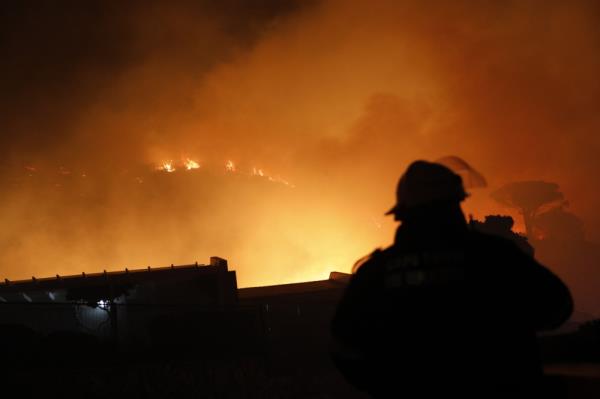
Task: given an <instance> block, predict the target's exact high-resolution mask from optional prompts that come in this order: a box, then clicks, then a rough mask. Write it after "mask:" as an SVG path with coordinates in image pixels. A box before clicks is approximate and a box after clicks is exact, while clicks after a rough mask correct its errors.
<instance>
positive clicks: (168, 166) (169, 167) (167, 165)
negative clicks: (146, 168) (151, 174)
mask: <svg viewBox="0 0 600 399" xmlns="http://www.w3.org/2000/svg"><path fill="white" fill-rule="evenodd" d="M157 169H158V170H162V171H164V172H167V173H172V172H175V167H174V166H173V161H165V162H163V163H162V164H161V165H160V166H159V167H158V168H157Z"/></svg>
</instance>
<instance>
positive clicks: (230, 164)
mask: <svg viewBox="0 0 600 399" xmlns="http://www.w3.org/2000/svg"><path fill="white" fill-rule="evenodd" d="M225 169H226V170H227V171H228V172H235V164H234V163H233V161H227V163H226V164H225Z"/></svg>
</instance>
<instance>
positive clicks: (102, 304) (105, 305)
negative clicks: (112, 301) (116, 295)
mask: <svg viewBox="0 0 600 399" xmlns="http://www.w3.org/2000/svg"><path fill="white" fill-rule="evenodd" d="M96 305H98V307H99V308H100V309H108V306H109V303H108V301H107V300H104V299H101V300H99V301H98V303H96Z"/></svg>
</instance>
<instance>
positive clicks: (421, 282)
mask: <svg viewBox="0 0 600 399" xmlns="http://www.w3.org/2000/svg"><path fill="white" fill-rule="evenodd" d="M464 263H465V254H464V252H462V251H428V252H418V253H404V254H400V255H396V256H393V257H390V258H389V259H388V260H387V262H386V264H385V286H386V288H395V287H403V286H430V285H445V284H452V283H456V282H458V281H461V280H463V279H464Z"/></svg>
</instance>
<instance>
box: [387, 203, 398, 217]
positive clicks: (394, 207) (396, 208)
mask: <svg viewBox="0 0 600 399" xmlns="http://www.w3.org/2000/svg"><path fill="white" fill-rule="evenodd" d="M397 210H398V205H394V206H393V207H392V208H391V209H390V210H389V211H387V212H386V213H384V215H385V216H388V215H395V214H396V211H397Z"/></svg>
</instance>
